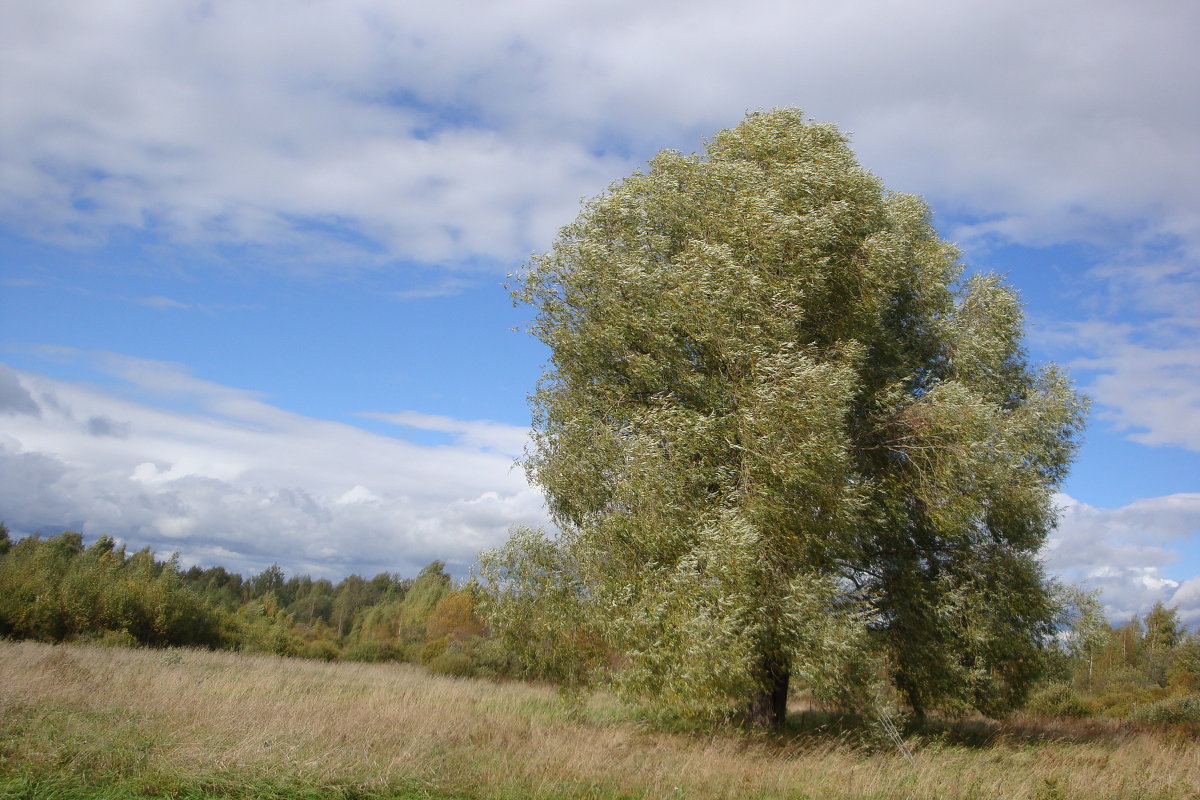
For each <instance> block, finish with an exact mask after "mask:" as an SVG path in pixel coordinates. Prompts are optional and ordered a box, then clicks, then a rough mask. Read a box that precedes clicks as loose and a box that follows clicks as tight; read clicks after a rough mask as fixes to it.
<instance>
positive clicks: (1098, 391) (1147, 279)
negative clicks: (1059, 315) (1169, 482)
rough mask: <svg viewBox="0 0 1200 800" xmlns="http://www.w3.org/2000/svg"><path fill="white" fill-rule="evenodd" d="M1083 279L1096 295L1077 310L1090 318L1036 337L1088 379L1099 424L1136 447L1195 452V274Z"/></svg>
mask: <svg viewBox="0 0 1200 800" xmlns="http://www.w3.org/2000/svg"><path fill="white" fill-rule="evenodd" d="M1088 277H1089V278H1090V280H1091V282H1092V284H1093V285H1096V286H1099V288H1100V290H1101V291H1100V292H1099V293H1097V294H1096V295H1094V296H1093V297H1092V298H1091V299H1090V301H1089V303H1090V307H1089V308H1085V309H1083V312H1084V313H1088V312H1089V311H1090V312H1091V314H1092V317H1091V318H1090V319H1088V320H1086V321H1083V322H1050V323H1049V324H1048V325H1047V326H1045V328H1044V329H1043V330H1042V331H1041V332H1040V333H1039V337H1040V338H1041V339H1042V341H1043V342H1044V343H1046V344H1049V345H1050V346H1051V347H1053V348H1056V349H1059V350H1061V351H1063V352H1067V353H1069V354H1070V355H1068V359H1069V365H1070V367H1071V369H1072V370H1073V372H1075V373H1076V374H1078V375H1080V376H1088V377H1087V378H1086V379H1085V385H1084V388H1085V390H1086V391H1087V393H1088V394H1089V395H1090V396H1091V397H1092V398H1093V399H1094V400H1095V401H1096V403H1097V406H1098V407H1097V410H1096V415H1097V416H1098V417H1099V418H1101V419H1105V420H1108V421H1110V422H1111V423H1112V424H1113V425H1114V427H1115V428H1116V429H1117V430H1122V431H1127V432H1128V435H1129V438H1130V439H1133V440H1134V441H1137V442H1140V443H1142V444H1146V445H1175V446H1179V447H1184V448H1187V449H1189V450H1196V451H1200V311H1198V310H1200V267H1195V268H1193V267H1189V266H1187V265H1185V264H1184V263H1182V262H1181V261H1179V260H1175V261H1167V262H1162V261H1160V262H1153V261H1145V262H1142V263H1135V264H1134V265H1132V266H1131V265H1126V264H1122V265H1120V266H1105V267H1101V268H1097V269H1094V270H1092V272H1091V274H1090V275H1089V276H1088ZM1072 356H1074V357H1072Z"/></svg>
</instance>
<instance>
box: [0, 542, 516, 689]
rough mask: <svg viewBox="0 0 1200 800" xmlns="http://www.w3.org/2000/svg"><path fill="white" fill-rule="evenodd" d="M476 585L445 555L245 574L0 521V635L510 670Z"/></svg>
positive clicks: (455, 669) (477, 671)
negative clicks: (338, 571) (334, 572)
mask: <svg viewBox="0 0 1200 800" xmlns="http://www.w3.org/2000/svg"><path fill="white" fill-rule="evenodd" d="M478 599H479V598H478V591H477V589H475V588H474V587H473V586H470V585H468V586H455V585H454V583H453V581H452V580H451V578H450V576H449V575H448V574H447V573H446V570H445V565H444V563H443V562H440V561H434V562H433V563H431V564H430V565H429V566H427V567H425V568H424V569H423V570H421V572H420V573H419V574H418V575H417V576H416V577H415V578H404V577H401V576H399V575H395V574H392V573H380V574H379V575H376V576H375V577H373V578H369V579H368V578H363V577H360V576H358V575H350V576H349V577H347V578H344V579H343V580H341V581H339V582H338V583H333V582H332V581H329V580H326V579H323V578H320V579H313V578H311V577H309V576H307V575H301V576H293V577H290V578H288V577H285V576H284V573H283V570H281V569H280V568H279V567H278V566H272V567H269V568H268V569H266V570H264V571H263V572H261V573H259V574H258V575H254V576H252V577H250V578H243V577H242V576H241V575H239V574H237V573H233V572H229V571H228V570H226V569H225V568H224V567H208V568H201V567H191V568H189V569H182V568H180V566H179V564H178V562H177V561H176V559H174V558H172V559H169V560H167V561H159V560H157V559H155V558H154V555H153V553H151V551H150V550H149V548H146V549H143V550H139V551H137V552H135V553H132V554H130V553H128V552H126V549H125V547H124V546H119V545H117V544H116V542H114V541H113V539H111V538H109V537H107V536H101V537H100V538H99V539H97V540H96V541H95V542H94V543H92V544H91V545H85V543H84V540H83V536H82V535H81V534H78V533H74V532H65V533H62V534H61V535H59V536H54V537H51V538H45V539H43V538H40V537H38V536H29V537H26V538H24V539H21V540H19V541H17V542H15V543H14V542H12V541H11V539H10V537H9V533H8V531H7V529H5V528H4V526H3V525H0V636H5V637H11V638H17V639H35V640H39V641H44V642H62V641H85V642H95V643H99V644H107V645H114V646H137V645H143V646H152V647H166V646H199V647H208V648H213V649H226V650H238V651H242V652H247V653H271V654H276V655H281V656H298V657H302V658H316V659H324V660H329V661H333V660H342V661H411V662H417V663H421V664H425V665H427V666H428V667H429V668H430V669H432V670H433V671H435V672H440V673H443V674H452V675H478V676H495V675H501V674H510V673H516V672H519V671H520V670H519V669H517V668H515V667H514V665H513V661H512V658H511V657H510V656H509V655H508V654H507V653H506V652H505V651H504V649H503V648H502V647H501V646H500V645H499V644H498V643H497V642H495V641H493V640H491V639H489V638H487V637H486V636H484V625H483V623H482V622H481V621H480V619H479V614H478Z"/></svg>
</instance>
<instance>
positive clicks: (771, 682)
mask: <svg viewBox="0 0 1200 800" xmlns="http://www.w3.org/2000/svg"><path fill="white" fill-rule="evenodd" d="M760 670H761V671H760V681H761V682H760V683H759V687H758V689H757V690H756V691H755V693H754V696H753V697H751V698H750V707H749V708H748V709H747V717H748V719H749V722H750V725H751V726H752V727H755V728H781V727H783V724H784V722H786V721H787V699H788V682H789V681H790V680H791V677H792V673H791V670H790V669H789V667H788V664H787V662H786V661H785V660H784V659H783V658H781V657H780V655H779V654H778V653H767V654H764V655H763V657H762V662H761V666H760Z"/></svg>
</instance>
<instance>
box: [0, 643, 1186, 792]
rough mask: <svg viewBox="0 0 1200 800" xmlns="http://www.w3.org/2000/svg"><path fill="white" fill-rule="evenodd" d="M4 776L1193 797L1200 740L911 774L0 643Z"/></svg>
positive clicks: (447, 691)
mask: <svg viewBox="0 0 1200 800" xmlns="http://www.w3.org/2000/svg"><path fill="white" fill-rule="evenodd" d="M0 667H2V679H0V774H10V775H11V774H16V773H17V772H22V773H23V774H24V773H33V774H55V773H59V774H71V775H75V776H77V777H78V778H79V779H80V780H86V781H105V780H113V781H118V780H124V781H130V780H132V781H141V782H143V783H146V784H148V785H151V788H152V784H153V783H154V781H156V780H163V779H171V780H176V781H183V782H188V781H191V782H194V783H195V782H203V781H206V780H219V781H223V782H224V784H225V785H235V786H236V784H237V781H239V780H246V781H250V780H257V779H260V778H261V777H263V776H270V778H271V779H272V780H275V781H279V782H282V783H284V784H287V785H289V786H306V787H312V788H314V789H320V788H323V787H324V788H330V789H333V788H337V787H341V788H342V789H345V787H353V788H354V789H356V790H358V791H360V792H364V793H378V794H380V795H386V794H388V793H399V792H404V791H408V792H412V791H414V790H417V789H420V788H422V787H423V788H424V789H425V790H427V791H428V792H429V793H430V794H431V795H432V796H435V797H436V796H466V797H479V798H537V797H594V798H601V797H613V798H616V797H637V798H642V797H645V798H771V797H789V798H926V797H928V798H1039V799H1040V800H1048V799H1049V798H1056V797H1062V798H1113V800H1116V799H1117V798H1121V800H1125V799H1126V798H1163V800H1166V799H1167V798H1200V743H1198V742H1196V741H1194V740H1193V739H1192V738H1191V737H1188V736H1183V735H1178V734H1177V735H1172V734H1171V733H1170V732H1156V731H1153V730H1150V729H1135V728H1131V727H1120V726H1117V725H1115V724H1113V725H1100V724H1091V725H1068V724H1065V723H1064V724H1062V725H1058V726H1051V725H1037V724H1035V723H1032V722H1031V723H1026V724H1025V725H1021V724H1017V723H1012V724H1008V725H1003V726H999V727H998V728H997V729H996V731H995V735H994V736H992V737H991V739H990V740H989V741H988V742H987V743H986V744H984V745H978V746H965V745H955V744H952V743H951V742H952V741H953V737H948V738H944V739H939V738H938V737H927V738H925V739H924V740H922V741H917V742H915V743H914V744H915V746H916V747H915V749H916V755H915V757H914V759H913V761H912V762H911V763H910V762H909V761H907V760H906V759H905V758H904V757H902V756H901V755H900V754H898V753H893V752H871V751H868V750H866V749H863V748H861V747H857V746H854V745H853V744H850V743H847V742H846V741H841V740H838V739H837V738H835V737H831V736H826V737H820V736H816V737H814V736H807V737H796V738H793V739H791V740H784V739H781V738H779V737H757V738H756V737H752V736H748V735H745V734H739V733H737V732H726V733H719V734H712V735H689V734H683V733H668V732H663V731H661V730H655V729H653V728H652V727H650V726H647V725H644V724H639V723H638V722H636V721H635V720H634V719H633V718H632V717H631V716H630V715H629V714H627V713H625V712H624V711H622V710H621V709H620V707H619V706H617V705H616V704H615V703H614V702H613V701H611V700H608V699H606V698H603V697H601V698H598V699H596V700H594V701H592V703H591V704H590V705H589V706H588V707H587V708H586V709H585V710H584V711H583V712H582V713H576V714H572V713H571V711H570V709H569V708H568V706H567V705H565V704H564V703H563V702H562V701H560V699H559V698H558V697H557V696H556V694H555V693H554V692H553V690H550V689H546V688H543V687H535V686H527V685H521V684H494V683H488V682H483V681H473V680H456V679H451V678H440V677H435V676H431V675H428V674H426V673H425V672H423V671H422V670H420V669H418V668H415V667H410V666H403V665H399V666H398V665H372V664H325V663H321V662H314V661H301V660H286V659H278V658H270V657H263V656H244V655H236V654H230V653H210V652H203V651H186V650H172V651H154V650H115V649H112V650H108V649H97V648H87V647H79V646H61V645H60V646H49V645H41V644H33V643H11V642H0Z"/></svg>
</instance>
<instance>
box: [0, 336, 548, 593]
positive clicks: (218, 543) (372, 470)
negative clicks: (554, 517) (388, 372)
mask: <svg viewBox="0 0 1200 800" xmlns="http://www.w3.org/2000/svg"><path fill="white" fill-rule="evenodd" d="M94 364H96V365H100V366H102V367H104V368H105V370H106V371H107V372H108V373H109V374H110V375H116V376H120V377H121V378H122V379H124V381H126V383H125V385H124V388H123V389H122V390H121V391H120V392H118V391H115V390H114V391H110V390H106V389H102V388H97V387H95V386H89V385H84V384H79V383H72V382H67V381H60V380H56V379H52V378H49V377H47V376H45V375H41V374H37V373H30V372H16V371H12V373H13V374H15V375H17V376H18V377H19V379H20V381H21V383H22V384H23V385H26V386H28V387H30V388H31V390H32V394H33V395H43V396H46V397H52V398H54V399H55V401H56V403H57V405H58V408H61V407H63V406H70V407H71V408H73V409H75V412H76V413H77V414H78V415H79V416H80V417H84V418H86V419H87V423H86V424H85V425H83V426H80V425H79V423H78V422H76V421H75V419H74V416H68V415H66V414H64V413H62V412H61V411H60V410H57V409H56V408H55V407H54V406H51V405H49V404H43V405H42V407H41V411H42V413H41V415H40V416H37V417H35V416H32V415H25V416H23V417H21V418H20V423H19V424H15V425H10V426H7V428H6V435H4V436H3V437H0V519H3V520H4V521H5V522H6V523H7V524H8V525H9V527H10V528H12V529H13V530H15V531H18V532H32V531H37V530H41V531H42V532H45V533H56V532H57V531H58V530H61V529H64V528H73V529H77V530H80V531H82V532H83V533H85V534H87V535H89V536H98V535H100V534H109V535H113V536H116V537H119V538H121V539H123V540H125V541H128V542H130V543H131V544H132V545H134V546H138V547H140V546H143V545H150V546H151V547H153V548H154V549H156V550H158V551H161V552H167V553H169V552H173V551H179V552H180V553H181V555H182V557H183V560H184V561H185V562H188V563H193V562H199V563H221V564H224V565H228V566H230V567H233V568H235V569H241V570H243V571H247V572H255V571H258V570H260V569H262V568H263V567H265V566H266V565H267V564H270V563H272V562H278V563H280V564H282V565H284V566H285V567H286V568H288V569H290V570H294V571H298V572H309V573H314V574H325V575H344V574H346V573H348V572H351V571H358V572H364V573H372V574H373V573H374V572H379V571H384V570H390V571H400V572H408V573H412V572H415V571H416V570H417V569H419V568H420V567H421V566H423V565H424V564H426V563H428V562H429V561H431V560H433V559H434V558H440V559H444V560H446V561H447V562H449V563H450V564H451V565H452V567H453V568H454V569H455V570H456V571H458V572H459V573H463V572H465V569H466V567H467V566H468V565H469V564H471V563H472V562H473V561H474V559H475V556H476V555H477V554H478V552H479V551H480V550H481V549H483V548H485V547H491V546H496V545H498V544H499V543H501V542H503V540H504V538H505V536H506V534H507V530H508V528H509V526H511V525H513V524H517V523H523V524H540V523H542V522H543V520H544V511H543V508H542V501H541V497H540V495H538V494H537V493H536V492H534V491H532V490H531V489H530V488H529V486H528V485H527V484H526V483H525V481H524V478H523V476H522V474H521V472H520V471H519V470H514V469H513V465H512V455H511V452H510V451H512V450H513V449H517V448H518V445H519V443H520V442H521V441H523V438H524V435H525V432H524V431H523V430H521V429H517V428H513V427H511V426H504V425H500V424H498V423H485V422H470V423H460V424H457V425H456V424H455V423H454V422H453V421H451V420H448V419H446V418H437V419H436V420H434V421H435V422H436V424H438V425H439V426H440V427H442V428H447V429H452V431H453V432H455V433H459V434H461V436H460V437H459V438H458V440H457V441H456V442H455V443H454V444H451V445H446V446H440V447H428V446H421V445H417V444H413V443H411V442H408V441H405V440H404V439H401V438H392V437H387V436H381V435H378V434H374V433H370V432H368V431H366V430H363V429H360V428H356V427H353V426H350V425H344V424H340V423H335V422H328V421H323V420H317V419H312V418H308V417H304V416H301V415H297V414H293V413H290V412H287V411H283V410H281V409H278V408H276V407H274V406H271V405H270V404H268V403H266V402H264V401H262V400H261V399H259V398H258V397H256V396H255V395H253V394H252V393H248V392H245V391H242V390H237V389H232V388H229V387H223V386H220V385H217V384H213V383H211V382H206V381H203V380H200V379H197V378H195V377H194V376H191V375H188V374H187V373H186V372H184V371H182V370H180V369H179V368H178V367H174V366H172V365H170V364H163V363H158V362H148V361H142V360H138V359H131V358H126V357H117V356H113V355H107V356H97V357H96V358H95V362H94ZM131 392H132V393H133V394H136V395H138V396H139V397H140V399H136V400H131V399H128V398H127V397H125V396H124V395H128V394H130V393H131ZM172 406H175V407H185V408H186V410H182V411H181V410H174V409H173V408H172ZM402 416H403V415H402ZM122 419H128V420H134V423H133V424H128V425H124V424H122V423H117V422H115V420H122ZM414 419H416V420H418V421H419V420H420V418H414ZM428 422H429V421H428V420H426V423H428ZM117 432H119V434H120V435H117Z"/></svg>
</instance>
